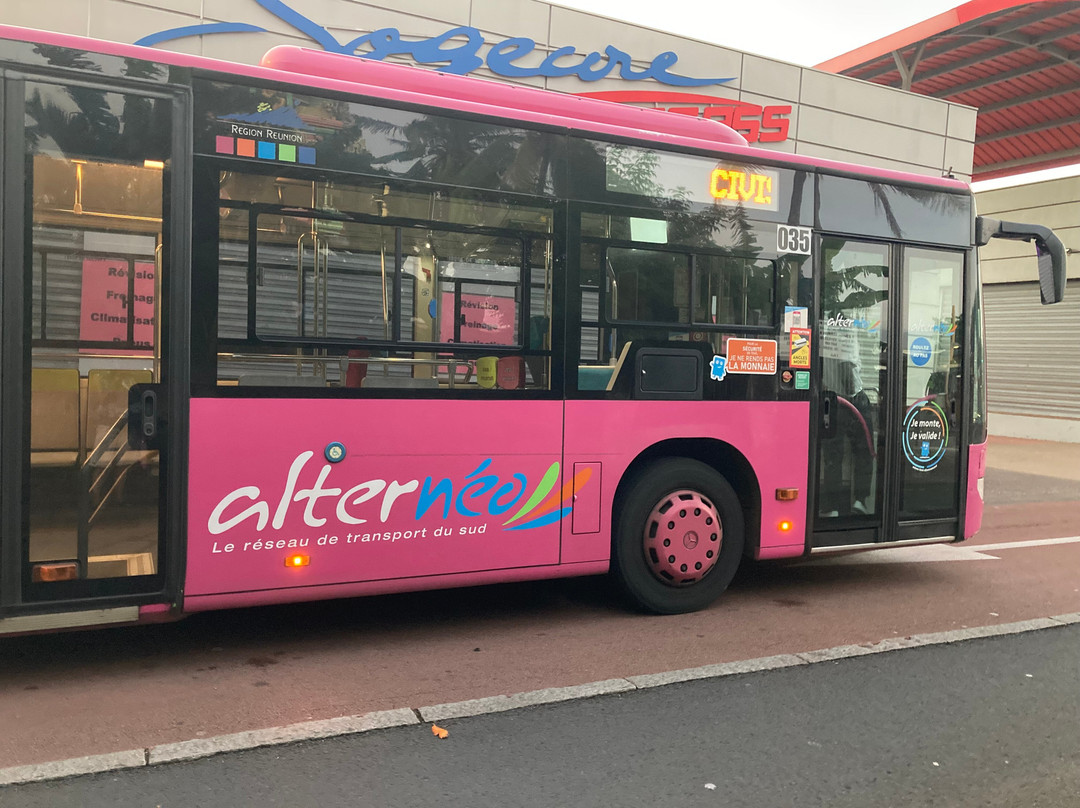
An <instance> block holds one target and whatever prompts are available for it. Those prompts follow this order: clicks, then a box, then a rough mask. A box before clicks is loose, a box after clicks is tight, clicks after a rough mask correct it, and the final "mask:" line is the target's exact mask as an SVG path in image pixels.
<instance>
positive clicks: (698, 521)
mask: <svg viewBox="0 0 1080 808" xmlns="http://www.w3.org/2000/svg"><path fill="white" fill-rule="evenodd" d="M619 501H620V503H621V507H620V508H619V511H618V513H617V514H616V523H615V524H616V529H615V536H614V540H613V542H612V561H613V567H614V571H615V574H616V576H617V578H618V581H619V583H620V585H621V586H622V588H623V590H624V591H625V593H626V594H627V595H628V596H629V598H630V600H631V601H632V602H633V603H634V604H635V605H636V606H638V607H639V608H641V609H644V610H646V611H649V612H653V613H655V614H682V613H684V612H693V611H697V610H698V609H703V608H705V607H706V606H708V605H709V604H710V603H712V602H713V601H714V600H716V598H717V597H719V596H720V594H721V593H722V592H723V591H724V590H725V589H727V587H728V584H730V583H731V579H732V578H733V577H734V576H735V571H736V570H737V569H738V566H739V561H740V559H741V558H742V553H743V543H744V527H743V512H742V507H741V505H740V504H739V498H738V496H736V494H735V491H734V490H733V489H732V487H731V485H730V484H729V483H728V481H727V480H725V479H724V477H723V476H722V475H721V474H719V473H718V472H717V471H716V470H715V469H713V468H711V467H710V466H707V465H705V464H704V463H701V462H699V461H697V460H690V459H688V458H668V459H665V460H660V461H658V462H656V463H654V464H653V465H651V466H649V467H648V468H647V469H645V470H644V471H643V472H642V473H641V474H639V475H638V476H637V478H636V479H634V480H633V481H632V482H631V483H630V485H629V487H628V488H627V489H626V491H625V493H624V494H623V495H622V496H621V497H620V500H619Z"/></svg>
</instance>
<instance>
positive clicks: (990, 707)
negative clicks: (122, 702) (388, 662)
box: [0, 625, 1080, 808]
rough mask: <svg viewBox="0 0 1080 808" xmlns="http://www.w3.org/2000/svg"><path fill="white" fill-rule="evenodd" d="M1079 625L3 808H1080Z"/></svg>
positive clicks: (54, 792)
mask: <svg viewBox="0 0 1080 808" xmlns="http://www.w3.org/2000/svg"><path fill="white" fill-rule="evenodd" d="M1078 663H1080V625H1072V626H1067V627H1063V628H1055V629H1048V630H1045V631H1037V632H1031V633H1026V634H1020V635H1013V636H1007V637H997V638H992V639H983V640H971V641H967V642H962V643H956V644H952V645H937V646H925V647H921V648H912V649H906V650H899V651H892V652H889V653H885V654H875V655H871V656H863V657H856V658H847V659H841V660H836V661H831V662H819V663H817V664H812V665H803V666H800V667H789V668H783V669H778V670H772V671H768V672H760V673H749V674H742V675H735V676H729V677H724V678H719V679H716V678H714V679H707V680H701V681H695V682H688V683H683V684H676V685H670V686H667V687H661V688H654V689H649V690H638V691H633V692H629V693H621V694H616V695H610V696H601V697H597V698H593V699H588V700H584V701H576V702H572V703H568V704H558V705H545V706H541V707H534V708H526V709H523V710H515V711H511V712H502V713H497V714H490V715H482V716H475V717H469V718H461V719H451V720H447V721H441V722H440V726H442V728H444V729H446V730H447V731H448V735H447V737H446V738H444V739H441V740H440V739H438V738H436V737H435V736H434V735H433V734H432V732H431V731H430V725H428V724H426V723H425V724H422V725H414V726H409V727H401V728H397V729H387V730H380V731H377V732H369V733H364V734H361V735H352V736H346V737H339V738H333V739H328V740H323V741H318V742H308V743H301V744H293V745H289V746H280V747H273V748H266V749H257V750H249V751H245V752H239V753H234V754H229V755H220V756H218V757H214V758H207V759H203V760H200V761H194V762H189V763H181V764H171V765H163V766H157V767H152V768H142V769H130V770H125V771H120V772H112V773H109V774H98V775H91V776H87V777H81V778H75V779H69V780H66V781H58V782H52V783H38V784H32V785H22V786H12V787H10V788H8V789H5V790H3V791H0V803H2V804H3V805H4V808H66V807H67V806H71V808H76V807H78V808H99V807H100V808H114V807H115V808H126V807H127V806H131V808H144V807H145V806H160V808H173V806H183V808H197V807H198V806H228V808H245V807H246V806H251V807H252V808H267V806H312V805H322V806H339V805H340V806H350V807H351V808H352V807H355V808H366V807H367V806H371V807H372V808H385V807H386V806H410V807H411V806H431V805H461V806H508V807H509V806H537V807H538V808H549V806H573V807H574V808H590V807H591V806H596V807H597V808H610V807H611V806H620V807H622V808H634V807H636V806H640V807H641V808H654V806H657V805H665V806H678V807H679V808H681V807H682V806H724V807H725V808H739V807H740V806H745V808H783V807H786V806H792V808H794V807H795V806H798V808H807V807H808V806H828V808H876V807H877V806H905V808H915V807H916V806H950V808H968V806H970V807H971V808H975V807H976V806H978V807H979V808H1039V807H1040V806H1043V807H1044V808H1051V807H1053V808H1066V807H1067V806H1075V805H1077V804H1080V759H1078V758H1077V755H1076V749H1077V748H1080V701H1078V700H1077V699H1076V693H1077V690H1078V687H1080V664H1078Z"/></svg>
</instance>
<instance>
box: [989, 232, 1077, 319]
mask: <svg viewBox="0 0 1080 808" xmlns="http://www.w3.org/2000/svg"><path fill="white" fill-rule="evenodd" d="M992 238H1005V239H1010V240H1013V241H1034V242H1035V254H1036V256H1037V259H1038V263H1039V294H1040V296H1041V297H1042V302H1043V305H1047V304H1049V303H1060V302H1061V300H1062V298H1064V297H1065V268H1066V263H1067V259H1066V255H1065V245H1064V244H1062V243H1061V239H1059V238H1058V237H1057V236H1055V235H1054V231H1053V230H1051V229H1050V228H1049V227H1043V226H1042V225H1041V224H1021V223H1020V222H1002V221H999V220H998V219H991V218H990V217H989V216H976V217H975V244H976V245H977V246H979V247H984V246H986V245H987V244H989V243H990V239H992Z"/></svg>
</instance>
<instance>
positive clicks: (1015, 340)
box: [983, 280, 1080, 418]
mask: <svg viewBox="0 0 1080 808" xmlns="http://www.w3.org/2000/svg"><path fill="white" fill-rule="evenodd" d="M983 295H984V301H985V308H986V362H987V387H988V398H989V409H990V412H1000V413H1010V414H1013V415H1029V416H1036V417H1054V418H1080V280H1072V281H1069V282H1068V284H1067V286H1066V289H1065V300H1064V301H1063V302H1061V303H1058V304H1057V305H1054V306H1043V305H1040V303H1039V286H1038V284H1037V283H999V284H992V285H987V286H984V287H983Z"/></svg>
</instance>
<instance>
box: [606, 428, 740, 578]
mask: <svg viewBox="0 0 1080 808" xmlns="http://www.w3.org/2000/svg"><path fill="white" fill-rule="evenodd" d="M677 457H685V458H688V459H690V460H697V461H698V462H700V463H704V464H705V465H707V466H709V467H711V468H712V469H713V470H715V471H716V472H717V473H719V474H720V475H722V476H723V477H724V479H726V480H727V481H728V483H729V484H730V485H731V487H732V488H733V489H734V490H735V495H736V496H737V497H738V498H739V504H740V505H741V506H742V512H743V525H744V530H745V544H744V546H743V553H744V555H747V556H751V557H753V556H754V555H756V553H757V548H758V545H759V544H760V542H761V484H760V483H759V482H758V478H757V474H755V473H754V469H753V466H751V465H750V461H749V460H747V459H746V457H745V456H744V455H743V453H742V452H740V451H739V450H738V449H736V448H735V447H734V446H732V445H731V444H730V443H726V442H725V441H722V440H718V439H716V438H670V439H668V440H663V441H660V442H659V443H654V444H653V445H652V446H649V447H648V448H646V449H644V450H642V451H641V452H640V453H639V454H638V455H637V456H636V457H635V458H634V459H633V460H632V461H631V462H630V465H629V466H627V468H626V471H625V472H624V473H623V475H622V478H621V479H620V480H619V484H618V486H617V487H616V489H615V496H614V498H613V500H612V513H611V524H612V525H613V526H614V525H615V524H617V523H618V516H617V515H618V513H619V509H620V508H621V507H622V497H623V495H624V494H625V492H626V491H627V490H628V489H629V488H630V486H631V485H632V484H633V481H634V480H635V479H636V478H637V477H638V476H640V475H641V474H642V473H643V472H644V471H645V470H646V469H647V468H648V467H649V466H651V465H652V464H654V463H655V462H657V461H658V460H663V459H666V458H677ZM612 541H614V530H613V531H612Z"/></svg>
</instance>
